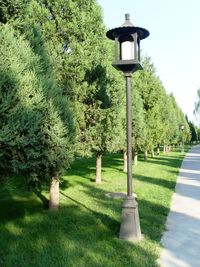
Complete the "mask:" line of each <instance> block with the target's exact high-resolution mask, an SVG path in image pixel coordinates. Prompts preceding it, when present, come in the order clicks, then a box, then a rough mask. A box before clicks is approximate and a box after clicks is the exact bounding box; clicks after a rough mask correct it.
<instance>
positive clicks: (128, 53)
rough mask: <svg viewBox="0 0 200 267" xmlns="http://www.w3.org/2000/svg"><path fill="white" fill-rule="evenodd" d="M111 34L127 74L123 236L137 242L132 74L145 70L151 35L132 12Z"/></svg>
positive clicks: (120, 67)
mask: <svg viewBox="0 0 200 267" xmlns="http://www.w3.org/2000/svg"><path fill="white" fill-rule="evenodd" d="M106 35H107V37H108V38H109V39H111V40H114V41H115V59H114V63H113V67H114V68H116V69H117V70H120V71H122V72H123V73H124V77H125V79H126V128H127V196H126V199H125V201H124V203H123V205H122V220H121V226H120V234H119V238H120V239H126V240H130V241H137V240H140V239H141V238H142V236H141V230H140V221H139V213H138V204H137V202H136V200H135V197H134V195H133V193H132V101H131V77H132V73H134V72H135V71H137V70H141V69H142V66H141V64H140V40H142V39H145V38H146V37H148V36H149V32H148V31H147V30H146V29H143V28H140V27H135V26H134V25H133V24H132V22H131V21H130V15H129V14H126V15H125V22H124V24H123V25H122V26H121V27H118V28H114V29H111V30H109V31H108V32H107V33H106Z"/></svg>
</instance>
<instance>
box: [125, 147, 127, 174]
mask: <svg viewBox="0 0 200 267" xmlns="http://www.w3.org/2000/svg"><path fill="white" fill-rule="evenodd" d="M124 172H127V152H126V151H124Z"/></svg>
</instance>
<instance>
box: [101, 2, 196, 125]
mask: <svg viewBox="0 0 200 267" xmlns="http://www.w3.org/2000/svg"><path fill="white" fill-rule="evenodd" d="M97 2H98V3H99V4H100V6H101V7H102V10H103V13H104V22H105V24H106V26H107V27H108V28H109V29H111V28H115V27H119V26H121V24H122V23H123V22H124V20H125V18H124V15H125V13H130V15H131V21H132V22H133V24H134V25H135V26H139V27H143V28H146V29H147V30H149V31H150V36H149V37H148V38H147V39H145V40H143V41H141V48H142V50H143V54H145V55H147V56H150V57H151V59H152V61H153V63H154V65H155V67H156V69H157V74H158V76H159V77H160V79H161V81H162V83H163V85H164V87H165V89H166V91H167V92H168V93H170V92H172V93H173V94H174V96H175V98H176V101H177V103H178V104H179V106H180V107H181V108H182V110H183V112H184V113H185V114H187V115H188V117H189V119H190V120H192V121H194V122H195V118H194V116H193V110H194V102H195V101H196V99H197V89H198V88H199V87H200V0H190V1H188V0H138V1H137V0H123V1H122V0H97Z"/></svg>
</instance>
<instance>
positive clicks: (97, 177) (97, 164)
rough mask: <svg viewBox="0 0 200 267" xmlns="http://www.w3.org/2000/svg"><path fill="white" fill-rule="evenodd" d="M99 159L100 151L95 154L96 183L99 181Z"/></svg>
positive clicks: (100, 157)
mask: <svg viewBox="0 0 200 267" xmlns="http://www.w3.org/2000/svg"><path fill="white" fill-rule="evenodd" d="M101 160H102V155H101V154H100V153H97V154H96V183H97V184H100V183H101Z"/></svg>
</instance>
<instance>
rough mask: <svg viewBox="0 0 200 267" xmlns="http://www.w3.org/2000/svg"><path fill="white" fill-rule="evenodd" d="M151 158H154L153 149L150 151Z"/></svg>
mask: <svg viewBox="0 0 200 267" xmlns="http://www.w3.org/2000/svg"><path fill="white" fill-rule="evenodd" d="M151 156H152V158H154V156H155V155H154V150H153V149H152V150H151Z"/></svg>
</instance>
